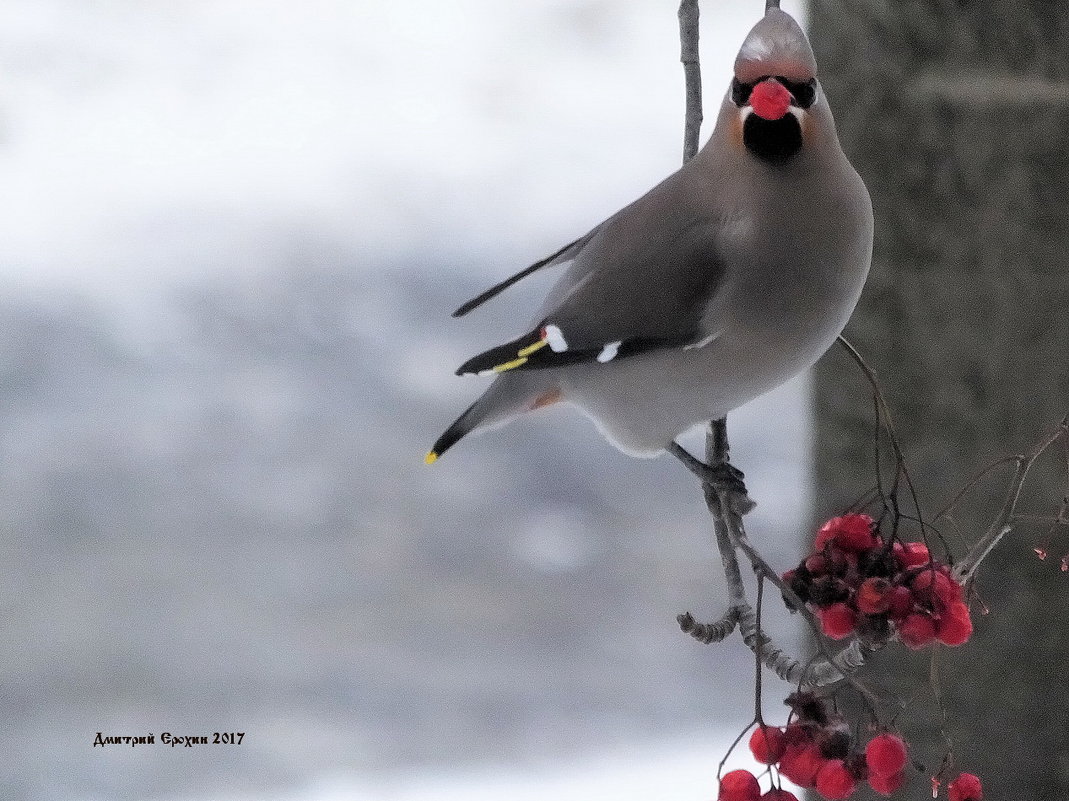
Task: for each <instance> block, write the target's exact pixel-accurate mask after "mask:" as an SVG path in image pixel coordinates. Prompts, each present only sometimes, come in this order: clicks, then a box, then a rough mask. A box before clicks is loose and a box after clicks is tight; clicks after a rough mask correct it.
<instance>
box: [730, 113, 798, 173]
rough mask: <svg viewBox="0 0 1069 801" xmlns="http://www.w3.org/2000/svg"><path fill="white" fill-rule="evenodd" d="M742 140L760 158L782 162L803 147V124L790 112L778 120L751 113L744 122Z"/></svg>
mask: <svg viewBox="0 0 1069 801" xmlns="http://www.w3.org/2000/svg"><path fill="white" fill-rule="evenodd" d="M742 141H743V142H744V143H745V145H746V149H747V150H749V151H750V152H751V153H753V154H754V155H755V156H757V157H758V158H759V159H763V160H765V161H772V162H782V161H786V160H787V159H789V158H790V157H791V156H793V155H794V154H795V153H797V152H798V151H799V150H801V149H802V126H801V125H799V124H798V120H797V119H795V116H794V115H793V114H790V113H788V114H784V115H783V116H782V117H780V118H779V119H778V120H766V119H765V118H764V117H761V116H758V115H757V114H750V115H749V116H748V117H747V118H746V122H744V123H743V124H742Z"/></svg>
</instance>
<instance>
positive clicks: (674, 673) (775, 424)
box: [0, 0, 811, 801]
mask: <svg viewBox="0 0 1069 801" xmlns="http://www.w3.org/2000/svg"><path fill="white" fill-rule="evenodd" d="M761 7H762V4H761V3H760V2H759V1H758V0H748V1H747V2H741V0H740V2H733V3H718V4H715V8H714V7H713V6H712V5H707V7H706V8H705V9H704V14H703V39H702V45H703V50H702V58H703V63H704V75H705V82H706V107H707V111H709V110H711V109H715V108H716V105H717V104H718V103H719V100H720V97H721V94H722V92H723V90H724V88H725V87H726V84H727V81H728V78H729V70H730V64H731V62H732V60H733V58H734V54H735V51H736V49H737V47H738V44H739V43H740V42H741V39H742V37H743V36H744V34H745V32H746V30H747V29H748V28H749V27H750V26H751V25H752V24H753V23H754V22H755V21H756V20H757V18H758V17H759V15H760V13H761V10H762V8H761ZM784 7H785V8H786V9H788V10H790V11H792V12H794V13H800V12H801V9H800V8H799V6H798V4H796V3H789V2H784ZM678 49H679V44H678V32H677V20H676V4H675V3H674V2H671V3H669V2H663V1H662V0H614V2H606V1H605V0H514V2H511V3H500V2H491V0H458V2H452V3H440V2H431V1H430V0H413V2H409V3H373V2H351V1H345V2H343V0H308V1H307V2H304V3H300V4H297V3H293V2H282V1H281V0H260V1H259V2H253V0H180V1H178V2H176V1H175V0H170V1H168V2H164V0H145V1H144V2H129V1H128V0H102V1H100V2H79V1H78V0H7V1H6V2H5V3H3V4H2V6H0V185H2V186H3V191H2V192H0V219H2V220H3V222H2V224H0V415H2V416H0V420H2V423H0V497H3V503H0V564H2V565H3V567H2V571H3V580H2V581H0V610H2V613H3V614H2V620H3V623H2V625H3V634H4V637H3V640H4V646H3V647H2V648H0V720H2V721H3V724H2V731H3V735H2V736H0V797H3V798H4V799H6V801H44V800H45V799H49V800H53V799H63V800H69V801H98V800H99V801H105V800H106V801H127V800H128V799H129V800H132V799H145V800H146V801H155V800H156V799H174V800H175V801H199V800H200V799H223V800H225V799H249V798H256V799H268V800H272V799H278V800H279V801H282V800H284V799H285V800H287V801H288V800H289V799H295V800H298V799H299V800H300V801H326V800H327V799H331V800H332V801H333V799H357V800H358V801H363V800H364V799H376V800H378V799H397V800H398V801H417V800H418V801H423V800H424V799H452V798H460V797H463V798H464V799H466V801H471V800H472V799H474V800H475V801H478V799H483V798H486V799H489V798H491V797H494V798H499V797H502V796H505V797H509V798H514V799H524V798H534V797H536V795H535V794H536V793H537V797H538V798H546V797H554V798H562V799H563V798H569V797H573V796H574V797H582V798H584V799H598V798H608V797H610V796H611V797H612V798H614V799H654V798H656V799H662V798H669V797H671V798H674V799H683V800H684V801H685V799H707V798H709V797H711V796H712V794H713V792H714V788H715V784H714V777H715V773H716V767H717V763H718V762H719V760H720V758H721V756H722V755H723V752H724V751H725V749H726V746H727V744H728V743H729V742H730V740H731V739H732V738H733V737H734V736H735V734H736V733H737V732H738V731H739V730H740V729H741V727H742V726H743V725H745V723H746V721H748V720H749V719H750V717H751V715H752V709H751V707H752V699H751V697H750V693H749V691H748V690H746V691H740V678H739V677H740V676H741V677H748V676H750V671H751V665H752V658H751V656H750V655H749V654H748V652H746V651H745V650H744V649H743V648H742V647H741V646H740V645H738V644H729V645H724V646H719V647H712V648H710V647H705V646H700V645H697V644H695V643H694V642H692V641H690V640H689V639H688V638H686V637H684V636H682V635H681V634H679V632H678V631H677V629H676V625H675V621H674V617H675V615H676V614H677V613H679V612H682V611H685V610H688V609H689V610H691V611H693V612H694V613H695V614H696V615H697V616H699V617H703V618H704V617H712V616H714V615H715V614H717V613H719V611H721V608H722V604H723V595H722V590H721V587H720V581H719V580H718V578H717V574H718V572H719V568H718V560H717V559H716V558H715V557H714V555H713V550H712V544H711V537H710V533H711V531H710V523H709V520H708V516H707V514H705V513H704V511H703V508H704V507H703V504H702V500H701V495H700V493H699V491H698V488H697V486H696V485H695V483H694V481H693V480H692V478H691V476H690V475H689V474H687V473H686V472H685V471H684V470H683V469H682V468H681V467H680V466H678V465H677V464H676V463H674V462H673V461H670V460H668V459H667V458H662V459H659V460H656V461H634V460H629V459H627V458H626V457H623V456H621V455H620V454H618V453H617V452H616V451H614V450H613V449H612V448H611V447H609V446H608V445H606V444H605V443H604V442H603V441H602V440H601V439H600V438H599V437H598V436H597V434H596V433H595V432H594V429H593V427H592V426H591V425H590V424H589V423H588V422H587V421H586V420H584V419H582V418H581V417H580V416H579V415H578V414H576V413H574V412H570V411H567V410H553V411H551V412H547V413H545V414H543V415H541V416H534V417H531V418H529V419H528V420H526V421H524V423H522V424H520V425H516V426H513V427H510V428H507V429H504V430H501V431H499V432H495V433H493V434H491V435H488V436H486V437H483V438H479V439H473V440H471V441H466V442H464V444H463V445H462V446H461V447H458V448H457V449H456V450H455V451H452V452H450V453H449V455H448V458H446V459H444V460H443V461H442V462H441V463H439V464H438V465H436V466H435V467H434V468H426V467H424V466H423V464H422V456H423V453H424V452H425V451H426V449H427V447H428V445H429V444H430V443H431V442H432V441H433V440H434V438H435V437H436V436H437V435H438V434H439V433H440V431H441V430H442V428H443V427H444V426H445V425H447V424H448V423H449V422H450V421H451V420H452V419H453V417H454V416H455V415H456V414H457V413H458V412H459V411H461V410H462V409H463V408H464V407H465V406H466V405H467V404H468V403H469V402H470V401H471V399H473V398H474V397H475V395H476V394H477V393H478V392H479V390H480V382H479V381H477V380H460V379H457V378H455V377H454V376H453V369H454V367H455V366H456V365H457V364H459V363H460V362H461V361H462V360H463V359H464V358H466V357H467V356H468V355H470V354H471V353H472V352H475V351H476V350H479V349H481V348H483V347H485V346H486V345H487V344H490V343H494V342H497V341H500V340H501V339H502V337H503V336H505V335H512V334H514V333H515V332H516V330H517V328H516V326H517V320H525V319H526V318H527V316H528V315H529V311H528V310H529V309H530V307H531V305H532V304H534V303H536V302H537V300H538V298H539V296H540V293H541V292H542V291H543V290H544V289H545V287H546V284H545V281H544V280H541V279H532V280H531V281H530V282H528V285H521V286H520V287H517V288H516V289H514V290H512V291H511V292H509V293H508V294H506V295H505V296H503V297H502V298H500V299H498V300H495V301H494V302H493V303H491V304H489V305H488V306H486V307H485V308H484V309H483V310H481V311H480V312H479V313H477V314H473V315H471V316H470V317H468V318H465V319H463V320H460V321H457V320H453V319H451V318H450V317H449V313H450V312H451V311H452V309H454V308H455V307H456V306H457V305H458V304H459V303H461V302H462V301H464V300H466V299H467V298H469V297H470V296H472V295H474V294H475V293H477V292H478V291H480V290H481V289H482V288H484V287H485V286H486V285H487V284H489V283H492V282H494V281H496V280H498V279H500V278H502V277H504V276H506V275H509V274H511V273H512V272H514V271H515V270H517V269H518V268H520V267H522V266H525V265H526V264H529V263H530V262H532V261H534V260H536V259H538V258H540V257H542V256H544V255H546V254H547V253H549V252H552V251H553V250H555V249H557V248H558V247H559V246H561V245H562V244H564V243H565V242H568V241H571V240H572V239H573V238H575V237H576V236H578V235H580V234H582V233H583V232H585V231H586V230H588V229H589V228H590V227H592V226H593V225H594V224H596V223H598V222H599V221H600V220H601V219H603V218H604V217H606V216H607V215H608V214H610V213H612V212H613V211H615V210H616V209H617V208H619V207H620V206H622V205H624V204H625V203H627V202H629V201H630V200H632V199H633V198H634V197H636V196H637V195H639V194H641V193H642V192H644V191H645V190H647V189H648V188H649V187H651V186H652V185H654V184H655V183H656V182H658V181H659V180H660V179H661V178H662V177H664V176H665V175H666V174H668V173H669V172H671V171H672V170H674V169H675V168H676V167H677V166H678V164H679V161H680V154H681V138H682V108H683V82H682V70H681V68H680V66H679V63H678ZM708 116H711V114H710V115H708ZM707 133H708V127H707V128H706V130H705V131H704V132H703V138H704V135H707ZM808 394H809V388H808V384H807V383H806V381H805V380H804V379H802V380H799V381H796V382H794V383H793V384H791V385H789V386H787V387H785V388H783V389H781V390H779V391H777V392H776V393H773V394H772V395H769V396H767V397H765V398H762V399H760V400H759V401H757V402H755V403H753V404H751V405H750V406H748V407H747V408H745V409H743V410H741V411H739V412H738V413H736V414H733V415H732V428H731V431H732V437H733V440H732V444H733V453H734V456H735V460H736V463H737V464H738V465H739V466H741V467H742V468H743V469H744V470H745V471H746V473H747V476H748V481H749V484H750V488H751V492H752V493H753V495H754V497H755V498H757V499H758V500H759V502H760V506H759V508H758V510H757V512H755V513H754V515H753V517H752V518H750V520H751V522H750V524H749V526H750V529H751V536H752V537H753V539H754V540H755V541H756V542H757V543H758V544H759V545H761V546H762V547H763V548H765V549H766V552H767V553H768V554H769V555H770V557H771V558H772V559H773V560H774V561H775V562H776V563H777V564H779V565H782V566H786V565H787V564H788V563H789V562H790V561H792V559H794V558H795V557H796V555H797V554H796V549H798V548H800V547H801V542H802V540H803V539H804V537H805V535H806V531H807V529H808V524H807V520H808V517H809V511H808V494H807V492H808V491H807V486H808V485H807V480H808V479H807V477H808V475H809V474H808V466H807V465H808V458H809V454H810V443H809V439H810V431H811V425H810V421H809V412H808V411H807V409H808V406H807V397H808ZM689 444H691V445H692V446H694V447H696V448H697V447H700V444H701V441H700V438H699V439H692V440H690V442H689ZM772 629H773V631H774V633H776V634H777V635H779V636H780V637H781V638H783V640H784V642H785V643H787V644H791V643H796V642H797V639H796V635H795V634H794V632H793V629H792V628H791V626H790V623H789V621H776V622H775V623H774V625H773V626H772ZM748 683H749V679H748V678H746V679H743V680H741V686H742V687H748V686H749V684H748ZM779 695H781V694H779ZM774 697H779V696H774ZM770 704H771V705H775V704H778V702H776V701H771V702H770ZM772 711H773V712H775V711H776V710H775V709H773V710H772ZM164 731H169V732H171V733H173V734H177V735H187V734H188V735H211V733H213V732H216V731H241V732H244V735H245V736H244V740H243V742H242V744H241V745H240V746H224V745H209V746H198V747H197V748H194V749H185V748H178V749H170V748H168V747H167V746H164V745H162V744H160V743H159V738H160V735H161V734H162V732H164ZM98 732H100V733H102V734H103V735H104V736H139V735H141V736H143V735H147V734H149V733H153V734H155V736H156V738H157V744H156V745H154V746H142V747H138V748H130V747H129V746H118V745H111V746H107V747H103V748H101V747H96V748H94V747H93V741H94V739H95V737H96V735H97V733H98Z"/></svg>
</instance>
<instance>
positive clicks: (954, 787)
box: [947, 773, 984, 801]
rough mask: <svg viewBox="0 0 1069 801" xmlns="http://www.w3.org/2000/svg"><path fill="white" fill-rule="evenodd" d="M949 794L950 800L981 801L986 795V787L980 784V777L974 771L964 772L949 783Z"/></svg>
mask: <svg viewBox="0 0 1069 801" xmlns="http://www.w3.org/2000/svg"><path fill="white" fill-rule="evenodd" d="M947 795H948V796H949V797H950V801H981V799H983V797H984V789H983V787H981V786H980V778H979V777H978V776H975V775H973V774H972V773H962V774H961V775H960V776H958V778H956V779H954V781H952V782H951V783H950V784H948V785H947Z"/></svg>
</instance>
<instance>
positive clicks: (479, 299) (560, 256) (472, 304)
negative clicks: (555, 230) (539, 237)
mask: <svg viewBox="0 0 1069 801" xmlns="http://www.w3.org/2000/svg"><path fill="white" fill-rule="evenodd" d="M600 227H601V226H598V227H597V228H594V229H593V230H591V231H589V232H588V233H586V234H585V235H583V236H581V237H579V238H578V239H576V240H575V241H574V242H569V243H568V244H567V245H565V246H564V247H562V248H561V249H560V250H558V251H557V252H556V253H552V254H550V255H549V256H546V257H545V258H544V259H542V260H541V261H536V262H535V263H534V264H532V265H531V266H530V267H525V268H524V269H522V270H520V271H519V272H518V273H516V274H515V275H513V276H510V277H508V278H506V279H505V280H504V281H502V282H501V283H499V284H494V285H493V286H492V287H490V288H489V289H488V290H486V291H485V292H483V293H482V294H480V295H477V296H476V297H474V298H472V299H471V300H469V301H468V302H467V303H465V304H464V305H463V306H461V307H460V308H459V309H457V310H456V311H455V312H453V316H454V317H463V316H464V315H465V314H467V313H468V312H470V311H472V310H473V309H477V308H479V307H480V306H482V305H483V304H484V303H486V301H488V300H490V299H491V298H493V297H496V296H497V295H500V294H501V293H502V292H504V291H505V290H506V289H508V288H509V287H510V286H512V285H513V284H515V283H518V282H520V281H522V280H523V279H524V278H526V277H527V276H529V275H531V274H533V273H536V272H538V271H539V270H541V269H542V268H543V267H552V266H553V265H555V264H562V263H564V262H566V261H570V260H571V259H574V258H575V257H576V255H578V253H579V251H580V250H582V249H583V246H584V245H586V243H587V242H589V241H590V240H591V239H592V238H593V237H594V235H595V234H596V233H597V232H598V228H600Z"/></svg>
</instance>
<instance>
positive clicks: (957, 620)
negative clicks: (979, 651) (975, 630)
mask: <svg viewBox="0 0 1069 801" xmlns="http://www.w3.org/2000/svg"><path fill="white" fill-rule="evenodd" d="M935 636H936V638H937V639H938V640H939V642H941V643H943V644H944V645H964V644H965V643H967V642H968V641H969V637H971V636H972V619H971V618H970V617H969V607H967V606H966V605H965V604H964V603H960V602H959V603H956V604H953V605H952V606H950V607H949V608H948V609H947V610H946V611H945V612H944V613H943V614H942V615H940V616H939V622H938V623H936V624H935Z"/></svg>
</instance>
